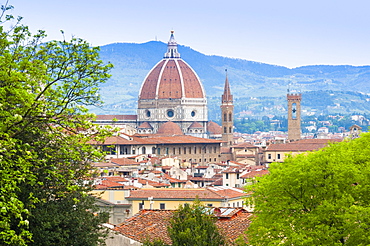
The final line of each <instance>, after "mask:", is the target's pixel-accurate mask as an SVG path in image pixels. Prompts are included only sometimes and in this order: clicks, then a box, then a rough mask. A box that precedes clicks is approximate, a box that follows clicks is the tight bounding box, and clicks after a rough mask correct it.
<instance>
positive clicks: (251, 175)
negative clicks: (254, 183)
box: [240, 169, 269, 179]
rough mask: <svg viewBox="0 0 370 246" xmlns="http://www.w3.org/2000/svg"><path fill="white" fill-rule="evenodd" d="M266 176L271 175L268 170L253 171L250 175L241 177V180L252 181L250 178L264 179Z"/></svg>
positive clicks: (246, 174)
mask: <svg viewBox="0 0 370 246" xmlns="http://www.w3.org/2000/svg"><path fill="white" fill-rule="evenodd" d="M266 174H269V170H267V169H261V170H252V171H250V172H248V173H245V174H243V175H242V176H240V178H242V179H250V178H254V177H262V176H264V175H266Z"/></svg>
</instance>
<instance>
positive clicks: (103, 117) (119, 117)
mask: <svg viewBox="0 0 370 246" xmlns="http://www.w3.org/2000/svg"><path fill="white" fill-rule="evenodd" d="M113 119H116V120H137V115H97V116H96V120H109V121H112V120H113Z"/></svg>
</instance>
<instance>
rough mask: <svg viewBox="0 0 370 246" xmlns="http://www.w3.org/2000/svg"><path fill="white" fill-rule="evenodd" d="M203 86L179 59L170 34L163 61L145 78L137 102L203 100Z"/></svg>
mask: <svg viewBox="0 0 370 246" xmlns="http://www.w3.org/2000/svg"><path fill="white" fill-rule="evenodd" d="M205 97H206V95H205V92H204V89H203V85H202V83H201V82H200V80H199V78H198V76H197V74H196V73H195V72H194V70H193V69H192V68H191V67H190V66H189V65H188V64H187V63H186V62H185V61H183V60H182V59H181V58H180V53H178V52H177V43H176V41H175V38H174V36H173V32H171V37H170V40H169V42H168V45H167V52H166V53H165V55H164V59H163V60H161V61H160V62H158V63H157V64H156V65H155V66H154V67H153V68H152V70H151V71H150V72H149V73H148V75H147V76H146V78H145V80H144V82H143V84H142V86H141V90H140V94H139V100H145V99H182V98H205Z"/></svg>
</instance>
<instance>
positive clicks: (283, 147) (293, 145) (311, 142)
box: [266, 139, 341, 152]
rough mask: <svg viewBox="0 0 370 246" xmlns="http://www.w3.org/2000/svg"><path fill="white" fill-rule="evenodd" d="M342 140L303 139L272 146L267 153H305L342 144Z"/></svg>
mask: <svg viewBox="0 0 370 246" xmlns="http://www.w3.org/2000/svg"><path fill="white" fill-rule="evenodd" d="M340 141H341V139H302V140H299V141H295V142H290V143H285V144H270V145H269V146H268V147H267V150H266V151H289V152H305V151H314V150H319V149H322V148H324V147H326V146H327V145H328V144H329V143H334V142H340Z"/></svg>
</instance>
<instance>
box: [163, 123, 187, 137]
mask: <svg viewBox="0 0 370 246" xmlns="http://www.w3.org/2000/svg"><path fill="white" fill-rule="evenodd" d="M157 134H162V135H184V133H183V132H182V131H181V128H180V126H179V125H177V124H176V123H174V122H172V121H167V122H166V123H164V124H163V125H161V127H159V129H158V132H157Z"/></svg>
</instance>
